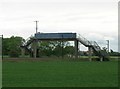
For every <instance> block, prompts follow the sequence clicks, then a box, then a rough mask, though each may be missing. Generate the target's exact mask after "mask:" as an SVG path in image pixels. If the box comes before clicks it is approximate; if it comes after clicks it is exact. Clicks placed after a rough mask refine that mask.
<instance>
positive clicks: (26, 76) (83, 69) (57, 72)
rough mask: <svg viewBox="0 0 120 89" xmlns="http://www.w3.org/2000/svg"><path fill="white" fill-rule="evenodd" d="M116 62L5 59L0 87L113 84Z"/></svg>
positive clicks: (104, 85)
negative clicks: (1, 85)
mask: <svg viewBox="0 0 120 89" xmlns="http://www.w3.org/2000/svg"><path fill="white" fill-rule="evenodd" d="M116 86H118V62H117V61H109V62H88V61H84V62H81V61H4V62H3V87H116Z"/></svg>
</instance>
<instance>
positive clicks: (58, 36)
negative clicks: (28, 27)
mask: <svg viewBox="0 0 120 89" xmlns="http://www.w3.org/2000/svg"><path fill="white" fill-rule="evenodd" d="M76 37H77V36H76V33H36V34H35V39H38V40H69V41H70V40H71V41H72V40H76Z"/></svg>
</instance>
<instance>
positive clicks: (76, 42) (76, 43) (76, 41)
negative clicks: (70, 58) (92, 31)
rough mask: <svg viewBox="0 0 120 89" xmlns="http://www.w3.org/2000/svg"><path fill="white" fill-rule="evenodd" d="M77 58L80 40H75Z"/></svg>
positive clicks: (76, 56)
mask: <svg viewBox="0 0 120 89" xmlns="http://www.w3.org/2000/svg"><path fill="white" fill-rule="evenodd" d="M75 58H78V40H75Z"/></svg>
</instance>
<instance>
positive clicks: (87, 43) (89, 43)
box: [77, 34, 91, 45]
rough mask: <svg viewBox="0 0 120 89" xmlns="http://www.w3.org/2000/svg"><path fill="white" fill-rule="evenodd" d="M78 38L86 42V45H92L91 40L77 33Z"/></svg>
mask: <svg viewBox="0 0 120 89" xmlns="http://www.w3.org/2000/svg"><path fill="white" fill-rule="evenodd" d="M77 38H78V39H80V40H81V41H82V42H84V43H85V44H86V45H91V42H90V41H88V40H87V39H86V38H84V37H83V36H82V35H80V34H77Z"/></svg>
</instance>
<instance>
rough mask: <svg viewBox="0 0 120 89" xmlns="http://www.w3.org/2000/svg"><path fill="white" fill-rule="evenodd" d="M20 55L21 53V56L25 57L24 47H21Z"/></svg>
mask: <svg viewBox="0 0 120 89" xmlns="http://www.w3.org/2000/svg"><path fill="white" fill-rule="evenodd" d="M21 55H22V57H25V49H24V48H21Z"/></svg>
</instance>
